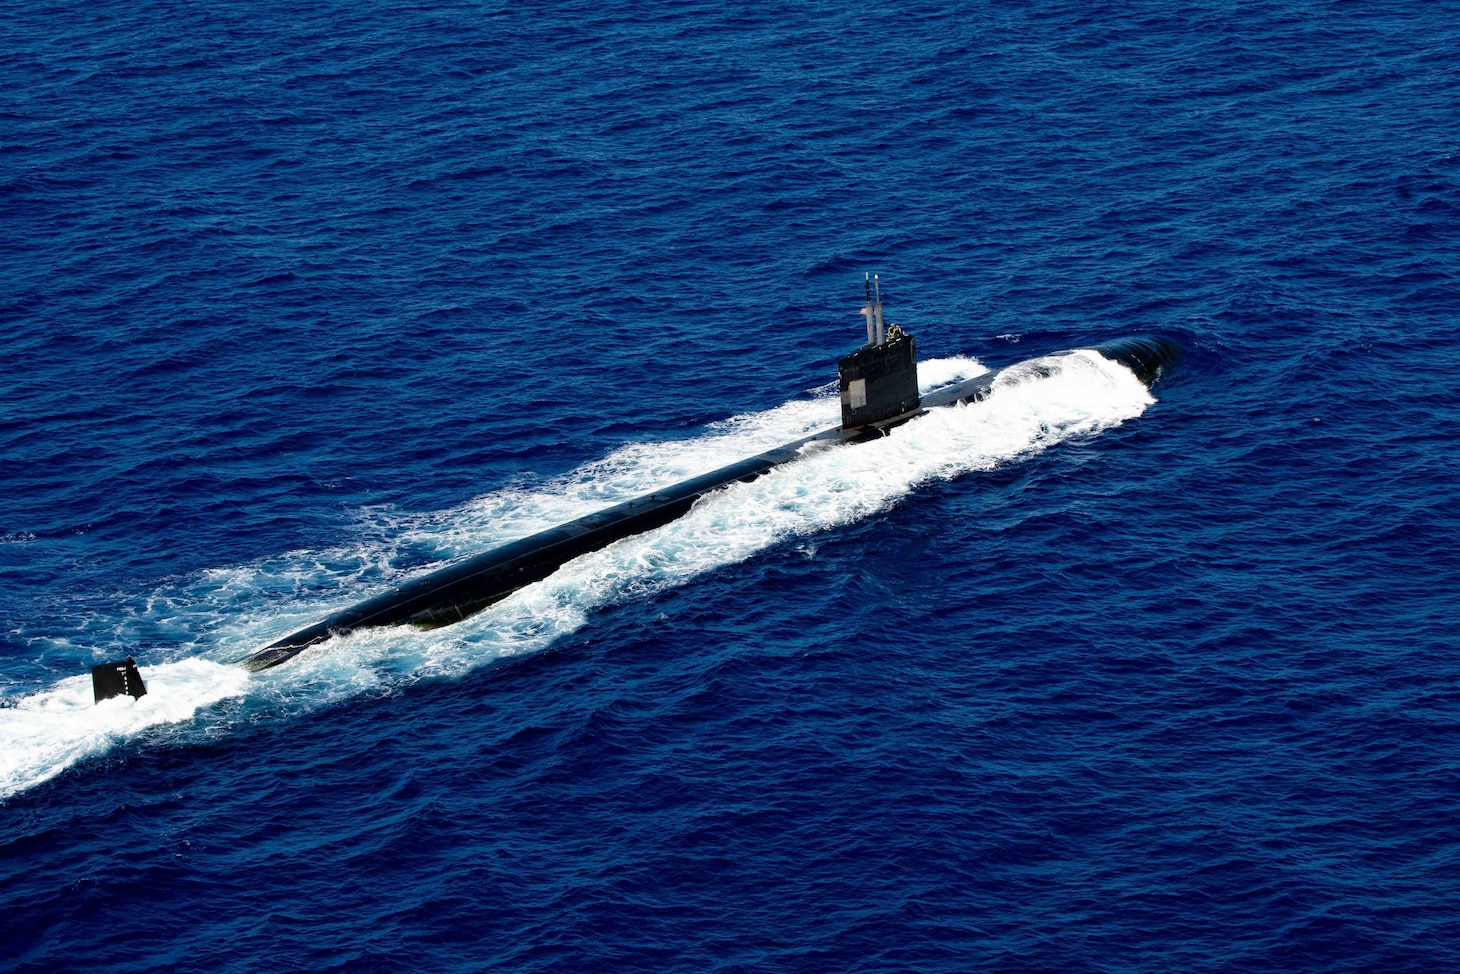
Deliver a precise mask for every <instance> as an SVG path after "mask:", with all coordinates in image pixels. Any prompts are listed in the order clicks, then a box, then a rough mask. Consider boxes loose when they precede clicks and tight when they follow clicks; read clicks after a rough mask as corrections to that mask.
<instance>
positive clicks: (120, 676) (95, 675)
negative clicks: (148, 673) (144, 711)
mask: <svg viewBox="0 0 1460 974" xmlns="http://www.w3.org/2000/svg"><path fill="white" fill-rule="evenodd" d="M91 690H92V693H94V694H95V695H96V702H97V703H101V702H102V701H103V700H110V699H111V698H112V697H120V696H124V695H125V696H128V697H132V698H133V699H136V698H138V697H141V696H143V695H144V694H146V693H147V684H145V683H143V682H142V673H141V671H140V670H138V669H137V661H136V660H134V659H132V657H130V656H128V657H127V658H126V659H124V660H122V661H121V662H120V663H102V664H101V665H99V666H93V667H92V668H91Z"/></svg>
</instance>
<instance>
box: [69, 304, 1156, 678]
mask: <svg viewBox="0 0 1460 974" xmlns="http://www.w3.org/2000/svg"><path fill="white" fill-rule="evenodd" d="M864 283H865V288H864V290H865V294H866V303H865V304H864V305H863V307H862V315H863V316H864V317H865V318H866V329H867V341H866V344H864V345H862V346H861V347H860V348H858V349H857V350H856V351H854V352H852V353H851V354H849V355H847V356H844V357H842V358H841V359H839V360H838V362H837V378H838V381H837V385H838V389H839V391H840V396H841V424H840V425H839V426H835V427H831V428H830V429H826V430H822V431H820V432H817V433H812V434H810V435H808V436H803V437H801V438H800V439H797V440H794V441H792V442H790V443H785V444H783V445H781V446H778V447H775V448H774V449H770V450H767V451H765V452H763V453H759V454H757V455H755V456H752V457H748V458H746V459H744V460H740V461H738V462H736V463H733V464H730V465H729V466H725V467H721V468H720V469H718V470H714V471H711V472H709V473H705V474H701V475H700V476H697V477H692V478H690V479H689V480H685V481H683V482H682V483H679V484H675V485H673V486H671V487H666V488H664V489H662V490H656V491H654V492H653V493H650V494H645V495H644V496H642V497H637V498H634V499H633V500H630V501H626V502H624V503H620V504H616V505H614V506H612V507H608V508H605V509H603V510H600V511H596V512H594V513H592V514H588V515H586V516H584V517H580V518H578V519H576V520H573V521H569V522H567V523H566V524H560V525H558V526H556V527H553V528H549V529H548V530H546V531H541V532H538V533H537V534H534V535H531V536H530V537H526V538H522V539H519V540H517V541H512V542H509V543H507V544H504V545H501V546H499V547H496V548H492V549H490V550H488V551H485V552H482V553H480V554H476V555H470V556H467V557H465V558H462V559H460V560H457V561H454V562H451V563H449V564H446V565H444V566H443V567H440V568H438V569H436V570H434V571H431V572H429V573H427V574H425V575H422V576H421V577H419V578H414V579H410V580H408V581H405V582H403V583H401V584H399V585H395V586H393V587H391V588H390V589H389V590H387V591H385V592H382V593H381V594H379V595H376V596H374V597H372V598H369V599H366V600H365V601H364V602H360V603H358V604H357V605H353V606H350V607H349V608H346V609H342V610H340V611H338V612H335V613H334V614H332V615H330V616H328V617H326V618H324V619H322V620H320V621H319V622H317V623H315V624H314V625H311V626H307V627H305V628H304V629H300V630H298V631H297V632H293V633H290V634H289V635H287V636H285V637H283V638H282V639H279V640H276V641H275V642H272V643H270V644H269V645H267V646H265V647H264V648H262V649H260V650H257V651H255V652H253V653H250V654H248V655H247V656H244V657H242V658H241V659H238V660H236V661H235V662H236V663H237V664H238V665H240V666H242V667H244V668H245V669H247V670H251V671H255V672H257V671H262V670H267V669H270V668H272V667H275V666H278V665H280V664H281V663H286V662H288V661H289V660H291V659H293V658H294V657H296V656H298V655H299V654H300V653H302V652H304V651H305V650H306V649H308V648H310V647H311V646H315V645H318V644H319V643H322V642H324V641H326V640H328V639H331V638H333V637H335V636H343V635H346V634H348V633H351V632H355V631H356V630H359V629H367V628H375V627H381V626H399V625H409V626H415V627H417V628H423V629H431V628H436V627H439V626H445V625H450V624H451V623H454V622H459V621H460V620H462V619H465V618H466V617H467V616H470V615H472V614H474V613H476V612H479V611H481V610H482V609H484V608H486V607H487V606H489V605H491V604H492V603H494V602H497V601H499V600H501V599H504V598H506V597H507V596H508V595H511V594H512V593H513V592H515V591H517V590H518V589H520V588H522V587H523V586H525V585H529V584H531V583H533V582H536V581H540V580H542V579H544V578H547V577H548V576H549V575H551V574H552V573H553V572H555V571H557V569H558V568H559V567H561V566H562V565H563V564H565V563H566V562H568V561H570V560H572V559H573V558H576V557H578V556H579V555H582V554H586V553H588V552H590V551H596V550H598V549H599V548H602V547H604V546H606V545H608V544H610V543H612V542H614V541H617V540H619V539H620V538H626V537H630V536H632V535H636V534H642V533H644V532H646V531H650V530H652V529H654V528H657V527H660V526H662V525H665V524H668V523H669V522H671V521H673V520H675V519H676V518H678V517H679V516H680V515H682V514H684V513H685V512H686V511H688V510H689V509H690V507H691V506H693V505H694V503H695V501H697V500H699V499H700V498H701V497H703V496H704V495H706V494H708V493H710V492H711V491H714V490H718V489H720V488H722V487H726V486H728V485H730V484H734V483H739V482H742V481H749V480H754V479H755V478H756V477H759V476H760V475H761V474H763V473H765V472H766V471H768V470H770V469H772V468H774V467H777V466H780V465H781V464H784V463H788V462H790V461H791V460H794V459H795V458H796V457H798V456H800V455H801V451H802V450H803V449H804V448H805V447H807V446H809V445H811V444H813V443H816V444H827V445H836V444H847V443H858V442H862V441H865V440H869V439H873V438H876V437H880V436H887V435H890V434H891V433H892V432H893V431H894V430H895V429H896V428H897V427H898V426H900V425H901V424H903V423H906V422H907V421H909V420H911V419H913V418H915V417H917V416H919V415H922V414H923V413H925V412H927V411H928V410H930V409H939V408H944V407H949V406H955V405H958V404H960V403H971V402H979V401H981V400H983V399H985V398H987V397H988V395H989V394H990V393H991V392H992V390H993V386H994V382H995V380H997V378H998V376H999V375H1000V373H1002V372H1004V371H1005V370H1006V369H1008V368H1014V367H1016V366H1006V367H1005V368H1002V369H996V370H993V371H989V372H984V373H982V374H980V375H977V376H974V377H972V378H968V379H964V380H962V381H960V382H956V383H953V384H950V385H947V386H943V387H940V388H938V389H934V390H931V391H929V392H928V393H927V394H925V395H921V396H920V395H919V393H918V373H917V347H916V340H915V339H914V337H913V336H912V335H911V334H909V333H908V332H906V331H904V330H903V329H902V328H900V327H899V326H898V325H897V324H895V323H892V322H888V321H886V320H885V318H884V316H883V310H882V294H881V283H880V281H879V280H877V278H876V277H873V276H871V275H868V277H867V279H866V281H865V282H864ZM1089 347H1090V348H1092V349H1093V350H1094V351H1096V352H1098V353H1099V354H1101V355H1102V356H1104V357H1105V358H1107V359H1110V360H1112V361H1116V362H1119V363H1121V364H1122V365H1124V366H1126V367H1127V368H1129V369H1130V370H1131V371H1132V372H1134V373H1135V375H1136V377H1137V378H1138V379H1140V380H1141V382H1143V383H1144V384H1145V385H1147V386H1150V385H1153V384H1154V383H1155V382H1157V381H1159V380H1160V379H1161V378H1163V377H1164V376H1165V375H1166V374H1167V373H1169V371H1170V370H1171V369H1172V368H1173V367H1174V366H1175V364H1176V363H1177V362H1178V361H1179V359H1180V355H1181V352H1180V349H1179V348H1178V347H1177V345H1176V344H1175V343H1174V342H1171V341H1169V340H1167V339H1165V338H1161V337H1155V336H1132V337H1126V338H1118V339H1115V340H1113V341H1108V342H1105V343H1103V344H1100V345H1094V346H1089ZM1073 351H1075V350H1067V351H1064V352H1056V353H1054V354H1055V355H1069V354H1072V353H1073ZM92 686H93V691H94V696H95V698H96V702H98V703H100V702H101V701H103V700H106V699H109V698H111V697H115V696H122V695H127V696H131V697H134V698H138V697H141V696H142V695H143V694H145V693H146V692H147V688H146V685H145V683H144V682H143V680H142V676H141V672H140V670H139V669H138V667H137V665H136V661H135V660H134V659H132V657H130V656H129V657H127V658H126V659H125V660H124V661H121V662H118V663H104V664H101V665H99V666H94V667H92Z"/></svg>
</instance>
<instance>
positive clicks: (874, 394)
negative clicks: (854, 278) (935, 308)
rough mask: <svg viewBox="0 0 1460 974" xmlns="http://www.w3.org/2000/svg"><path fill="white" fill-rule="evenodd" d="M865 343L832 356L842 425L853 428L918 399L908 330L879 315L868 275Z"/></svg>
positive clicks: (877, 293)
mask: <svg viewBox="0 0 1460 974" xmlns="http://www.w3.org/2000/svg"><path fill="white" fill-rule="evenodd" d="M866 289H867V303H866V305H865V306H864V307H863V308H862V314H863V315H865V316H866V318H867V344H866V345H864V346H862V347H861V348H859V349H857V350H856V351H855V352H853V353H852V354H850V355H848V356H847V357H845V358H843V359H841V360H840V361H839V362H837V378H838V385H839V386H840V387H841V396H842V429H846V430H855V429H862V428H864V427H868V426H876V425H877V424H878V423H883V422H886V421H887V420H890V419H895V418H897V417H899V416H905V415H906V414H908V413H911V412H913V411H915V410H916V409H917V408H918V406H919V405H920V400H919V398H918V357H917V349H916V342H915V341H914V340H913V336H911V335H909V334H908V333H907V332H905V331H903V330H902V329H901V328H899V327H897V325H895V324H888V325H884V324H883V320H882V288H881V284H880V282H879V281H878V280H877V279H876V278H874V277H872V276H871V275H868V278H867V282H866Z"/></svg>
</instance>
